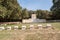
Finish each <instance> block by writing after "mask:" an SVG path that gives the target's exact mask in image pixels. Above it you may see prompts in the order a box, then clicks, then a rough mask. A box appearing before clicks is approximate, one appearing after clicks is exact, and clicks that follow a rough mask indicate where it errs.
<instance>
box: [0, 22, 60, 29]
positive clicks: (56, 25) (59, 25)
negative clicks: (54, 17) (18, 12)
mask: <svg viewBox="0 0 60 40" xmlns="http://www.w3.org/2000/svg"><path fill="white" fill-rule="evenodd" d="M38 24H42V25H43V26H46V24H51V25H52V26H53V27H55V28H56V29H60V22H55V23H30V24H23V23H20V24H7V25H6V26H5V25H4V24H2V25H0V26H4V27H7V26H11V27H14V26H19V28H21V26H22V25H26V26H27V27H29V25H34V26H35V27H37V25H38Z"/></svg>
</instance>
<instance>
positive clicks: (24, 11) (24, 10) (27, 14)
mask: <svg viewBox="0 0 60 40" xmlns="http://www.w3.org/2000/svg"><path fill="white" fill-rule="evenodd" d="M28 18H29V13H28V11H27V9H26V8H25V9H23V10H22V19H28Z"/></svg>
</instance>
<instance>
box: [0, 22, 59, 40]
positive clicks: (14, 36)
mask: <svg viewBox="0 0 60 40" xmlns="http://www.w3.org/2000/svg"><path fill="white" fill-rule="evenodd" d="M32 24H33V25H35V26H37V25H38V24H42V25H43V26H46V24H48V23H32ZM49 24H52V26H53V27H55V28H56V29H59V30H60V23H59V22H57V23H49ZM15 25H18V26H19V27H21V26H22V25H26V26H27V27H29V25H31V24H22V23H20V24H7V25H6V26H12V27H13V26H15ZM0 26H5V25H4V24H2V25H0ZM6 26H5V27H6ZM59 30H45V29H42V30H39V29H37V30H36V29H35V30H29V29H27V30H24V31H23V30H3V31H0V40H60V31H59Z"/></svg>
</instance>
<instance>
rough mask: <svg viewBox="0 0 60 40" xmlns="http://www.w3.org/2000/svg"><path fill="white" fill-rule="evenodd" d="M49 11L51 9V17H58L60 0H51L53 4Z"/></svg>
mask: <svg viewBox="0 0 60 40" xmlns="http://www.w3.org/2000/svg"><path fill="white" fill-rule="evenodd" d="M51 11H52V13H53V14H52V19H60V0H58V1H57V2H55V0H53V6H52V7H51Z"/></svg>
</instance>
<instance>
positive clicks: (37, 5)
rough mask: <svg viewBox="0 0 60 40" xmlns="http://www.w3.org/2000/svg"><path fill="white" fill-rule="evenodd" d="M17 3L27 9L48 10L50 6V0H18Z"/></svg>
mask: <svg viewBox="0 0 60 40" xmlns="http://www.w3.org/2000/svg"><path fill="white" fill-rule="evenodd" d="M18 3H19V4H20V5H21V6H22V8H27V9H28V10H37V9H42V10H50V8H51V6H52V0H18Z"/></svg>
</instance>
